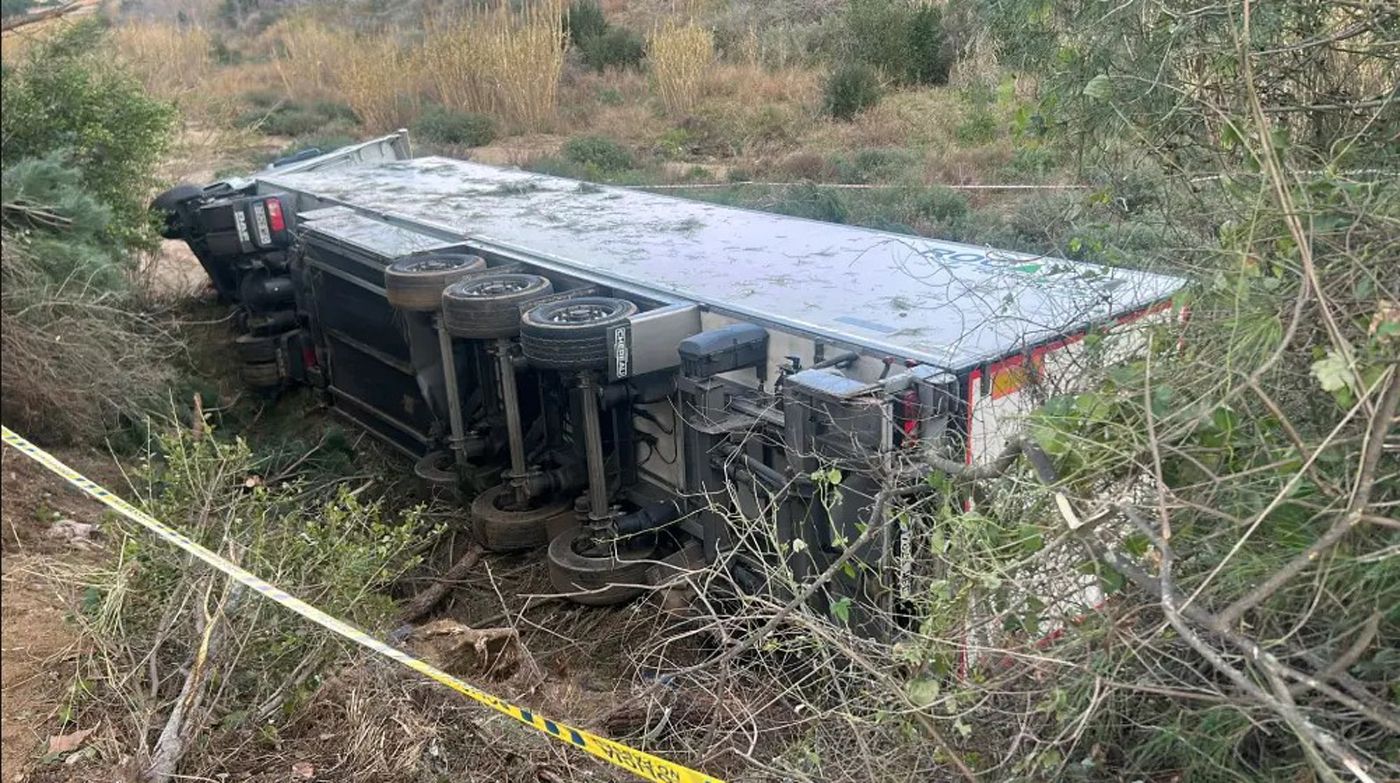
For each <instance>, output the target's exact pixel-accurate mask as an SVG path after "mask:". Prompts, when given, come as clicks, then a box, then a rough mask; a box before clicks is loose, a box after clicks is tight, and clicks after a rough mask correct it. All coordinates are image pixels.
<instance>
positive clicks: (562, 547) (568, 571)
mask: <svg viewBox="0 0 1400 783" xmlns="http://www.w3.org/2000/svg"><path fill="white" fill-rule="evenodd" d="M590 544H592V540H591V537H590V534H589V532H588V531H587V530H585V529H583V528H578V529H576V530H570V531H567V532H565V533H564V534H563V535H560V536H558V537H557V538H555V539H554V540H553V541H550V542H549V582H550V584H551V585H553V586H554V589H555V590H557V591H559V592H560V593H567V594H568V595H566V596H565V597H566V598H568V599H569V600H570V601H573V602H574V603H578V604H583V605H585V606H612V605H614V604H621V603H626V602H627V601H631V600H632V599H634V598H636V597H637V596H640V595H641V594H642V593H643V592H645V590H644V589H643V588H641V587H634V586H633V585H645V584H647V569H649V568H650V567H651V566H652V563H653V562H654V560H655V557H654V556H655V554H656V548H655V546H652V545H649V544H645V545H643V544H638V545H633V546H625V545H624V546H622V547H621V548H619V547H618V546H613V547H607V546H603V545H599V546H597V547H590ZM581 549H582V550H585V551H580V550H581Z"/></svg>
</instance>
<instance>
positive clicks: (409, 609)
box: [403, 544, 482, 623]
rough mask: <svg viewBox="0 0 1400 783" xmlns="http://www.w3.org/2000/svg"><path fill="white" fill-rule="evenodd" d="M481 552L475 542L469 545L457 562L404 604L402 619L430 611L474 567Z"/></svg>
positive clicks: (412, 619) (409, 618) (478, 560)
mask: <svg viewBox="0 0 1400 783" xmlns="http://www.w3.org/2000/svg"><path fill="white" fill-rule="evenodd" d="M481 554H482V549H481V547H479V546H477V545H475V544H473V545H472V546H471V547H469V548H468V549H467V551H466V552H464V553H463V554H462V556H461V557H459V558H457V562H455V563H453V564H452V567H451V568H449V569H447V572H446V573H444V574H443V575H442V576H440V577H438V579H437V581H435V582H433V583H432V584H431V585H429V586H428V588H427V589H426V590H424V591H423V592H421V593H419V594H418V595H416V596H414V598H413V600H412V601H409V602H408V604H407V605H406V606H404V610H403V621H404V622H406V623H411V622H414V621H415V620H418V619H419V618H421V617H422V616H423V615H425V614H427V613H428V612H431V611H432V610H433V607H435V606H437V605H438V602H440V601H441V600H442V599H443V598H445V597H447V594H448V592H450V591H451V590H452V588H453V587H455V586H456V583H457V582H460V581H462V579H463V577H465V576H466V575H467V573H468V572H469V571H471V570H472V569H473V568H475V567H476V564H477V563H478V562H480V560H481Z"/></svg>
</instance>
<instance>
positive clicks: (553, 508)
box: [472, 484, 574, 552]
mask: <svg viewBox="0 0 1400 783" xmlns="http://www.w3.org/2000/svg"><path fill="white" fill-rule="evenodd" d="M510 497H511V488H510V487H508V486H506V485H505V484H497V485H496V486H494V487H488V488H487V489H485V490H484V491H482V493H481V494H479V495H477V496H476V498H475V499H474V500H472V527H473V529H474V530H475V531H476V537H477V539H479V540H480V541H481V545H482V546H484V547H486V548H487V549H489V550H491V551H492V552H518V551H521V550H524V549H534V548H535V547H537V546H544V545H545V544H547V543H549V533H548V529H549V525H550V522H551V521H552V520H553V519H554V518H555V517H558V516H560V515H563V514H567V515H569V516H573V513H574V511H573V508H574V504H573V503H572V502H570V501H568V500H557V501H552V502H549V503H545V504H543V505H540V506H538V507H537V508H531V509H525V510H522V511H513V510H511V509H508V508H502V506H503V505H505V503H506V502H507V501H508V500H509V499H510Z"/></svg>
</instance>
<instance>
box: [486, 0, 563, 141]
mask: <svg viewBox="0 0 1400 783" xmlns="http://www.w3.org/2000/svg"><path fill="white" fill-rule="evenodd" d="M564 8H565V5H564V2H563V0H539V1H538V2H535V3H531V4H528V5H526V6H525V7H524V8H523V9H521V10H520V11H519V12H518V13H511V12H510V11H509V10H507V8H506V7H505V6H504V5H502V6H500V7H498V8H497V9H496V10H495V11H494V12H492V13H490V14H488V15H487V16H486V17H485V18H484V19H483V23H482V25H481V37H480V39H479V40H478V41H477V42H476V44H477V46H479V47H482V48H483V49H484V50H485V52H486V54H487V57H488V58H489V66H488V67H489V69H490V70H489V73H490V74H491V75H492V77H493V79H494V82H495V86H496V100H497V103H498V107H499V112H500V114H501V116H502V117H503V118H504V119H505V120H506V121H507V122H510V123H512V124H514V125H517V126H519V127H521V128H523V129H526V130H540V129H541V128H542V127H543V125H544V124H545V123H546V122H548V121H549V120H550V119H552V118H553V116H554V109H555V105H556V102H557V100H558V97H559V75H560V74H561V73H562V72H563V69H564V52H565V50H566V49H567V47H568V36H567V35H566V33H565V32H564Z"/></svg>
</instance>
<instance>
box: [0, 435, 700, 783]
mask: <svg viewBox="0 0 1400 783" xmlns="http://www.w3.org/2000/svg"><path fill="white" fill-rule="evenodd" d="M0 429H3V431H4V440H5V443H8V444H9V445H11V446H14V447H15V448H17V449H19V450H20V451H21V452H23V453H24V454H25V455H26V456H28V457H30V458H31V459H33V460H34V461H35V462H38V463H39V464H40V465H43V466H44V467H46V468H48V469H49V470H50V471H52V472H54V473H56V474H58V475H59V476H60V477H62V478H63V480H64V481H67V482H68V483H69V484H72V485H73V486H75V487H77V488H78V489H80V490H82V491H83V492H86V493H87V494H89V495H91V496H92V497H94V498H97V499H98V500H100V501H102V502H103V503H105V504H106V505H107V507H108V508H111V509H112V510H113V511H116V512H117V513H118V514H121V515H122V516H124V517H126V518H127V519H130V520H131V521H133V522H136V523H137V524H139V525H141V526H142V527H144V528H146V529H147V530H149V531H151V532H152V533H154V534H155V535H156V536H158V537H159V538H162V539H164V540H166V541H169V542H170V543H172V544H174V545H176V546H178V547H180V548H181V549H183V550H185V551H186V552H189V553H190V554H191V555H194V556H195V557H197V558H199V559H200V560H203V561H204V562H205V563H207V564H209V565H210V566H213V567H214V568H216V569H218V570H220V571H222V572H224V573H225V574H228V576H229V578H231V579H233V580H234V581H236V582H238V583H239V584H242V585H244V586H246V587H249V588H252V589H253V590H256V591H257V592H258V593H259V594H261V595H263V596H265V597H267V598H270V599H272V600H273V601H276V602H277V603H279V604H281V605H282V606H285V607H287V608H288V609H290V610H292V611H293V612H296V613H297V614H299V615H301V616H302V617H305V618H306V619H308V620H310V621H311V622H313V623H316V624H317V625H319V626H321V627H322V628H325V629H326V630H328V631H331V632H333V633H335V634H338V635H340V636H342V637H344V638H346V639H349V640H350V641H352V642H354V643H356V644H358V645H360V646H361V647H364V648H366V649H368V650H372V651H373V652H376V653H378V654H380V655H382V656H384V657H385V658H389V659H391V660H395V661H398V662H399V663H401V664H403V665H404V666H407V667H408V668H410V669H412V670H414V671H416V672H418V673H420V674H423V675H425V676H427V677H429V678H430V679H433V680H436V681H437V682H439V683H441V684H443V685H446V686H447V687H449V688H451V689H452V690H454V691H457V692H458V693H460V694H462V695H463V696H466V697H468V698H471V699H474V700H476V701H478V702H480V703H482V704H484V705H486V706H487V707H490V708H491V709H493V710H495V711H497V712H499V713H501V714H503V715H507V716H509V717H511V718H514V719H515V720H518V721H520V722H521V723H523V724H525V725H526V726H529V727H530V728H532V729H535V730H537V731H542V732H544V733H546V734H548V735H549V736H551V737H553V738H555V739H557V740H559V741H561V742H565V743H568V744H570V745H573V746H574V747H576V748H581V749H583V750H586V751H588V752H589V753H591V754H593V755H594V756H597V757H598V758H600V759H602V760H603V761H606V762H608V763H609V764H612V765H613V766H616V767H620V768H622V769H625V770H627V771H628V772H631V773H632V774H634V775H637V776H638V777H641V778H645V779H646V780H650V781H653V782H654V783H723V781H721V780H719V779H718V778H712V777H710V776H709V775H706V774H704V773H703V772H696V771H695V770H693V769H690V768H689V767H683V766H681V765H679V764H675V763H673V762H670V761H667V760H665V759H663V758H658V757H656V756H653V755H651V754H650V753H644V752H642V751H640V750H636V749H634V748H629V747H627V746H626V745H623V744H622V743H619V742H614V741H613V740H610V739H608V738H606V737H599V736H598V735H596V734H590V733H589V732H586V731H584V730H583V729H576V728H574V727H572V726H568V725H565V724H563V723H558V722H556V721H552V720H549V719H547V718H545V717H543V716H541V715H536V714H535V713H534V712H532V711H531V710H527V709H525V708H524V707H517V706H515V705H514V704H511V703H510V702H508V701H505V700H504V699H500V698H497V697H495V696H492V695H491V694H489V693H487V692H485V691H483V690H479V689H477V688H475V687H473V686H471V685H468V684H467V683H465V682H462V681H461V680H459V679H457V678H456V677H453V676H452V675H450V674H448V673H446V672H444V671H442V670H440V669H438V668H436V667H434V666H432V665H431V664H428V663H424V662H423V661H420V660H418V659H417V658H414V657H413V656H411V655H409V654H407V653H405V652H403V651H402V650H399V649H396V648H394V647H390V646H389V645H387V644H385V643H384V642H381V641H379V640H378V639H375V638H374V637H372V636H370V635H369V634H367V633H365V632H364V631H361V630H360V629H359V628H356V627H355V626H353V625H350V624H349V623H346V622H344V621H342V620H338V619H336V618H334V617H332V616H330V615H328V614H326V613H325V612H323V611H321V610H320V609H317V608H316V607H314V606H312V605H311V604H308V603H306V602H305V601H302V600H301V599H299V598H296V597H294V596H292V595H289V594H288V593H286V592H285V591H283V590H281V589H279V588H277V587H276V586H274V585H272V584H269V583H268V582H265V581H263V580H262V579H260V578H258V577H257V576H254V575H253V574H252V573H249V572H248V571H245V570H243V569H242V568H240V567H238V566H237V565H234V564H233V563H230V562H229V561H227V560H225V559H224V558H222V557H219V556H218V555H216V554H214V553H213V552H211V551H209V550H208V549H205V548H204V547H202V546H200V545H199V544H196V543H195V542H193V541H191V540H190V539H189V537H188V536H185V535H184V534H182V533H179V532H178V531H175V530H172V529H170V528H168V527H166V526H165V525H163V524H161V523H160V522H157V521H156V520H155V519H154V518H152V517H151V516H149V515H147V514H146V513H144V512H142V511H141V510H140V509H138V508H136V507H135V506H133V505H131V504H130V503H128V502H126V501H125V500H122V499H121V498H119V497H117V496H116V495H114V494H112V493H111V492H109V491H107V490H106V489H103V488H102V487H101V486H98V485H97V484H96V483H95V482H93V481H92V480H90V479H88V478H86V477H84V476H83V475H82V474H80V473H78V472H77V471H75V470H73V469H72V468H70V467H68V466H67V465H64V464H63V463H62V462H59V461H58V460H57V459H56V458H55V457H54V456H53V455H52V454H49V453H48V452H46V451H44V450H43V449H41V448H39V447H38V446H35V445H34V444H33V443H30V442H29V441H27V440H25V439H24V438H23V437H21V436H19V435H18V434H16V433H15V432H14V431H12V430H11V429H10V428H9V427H3V428H0Z"/></svg>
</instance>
